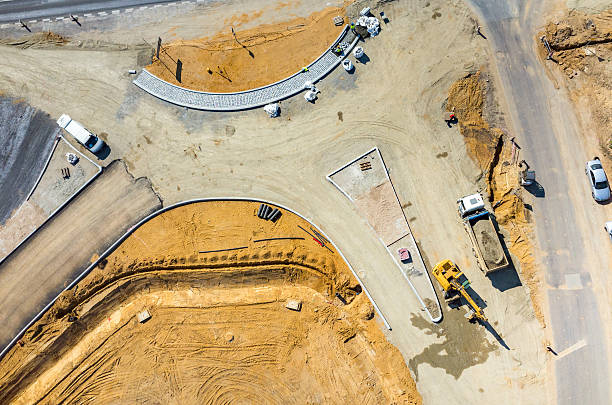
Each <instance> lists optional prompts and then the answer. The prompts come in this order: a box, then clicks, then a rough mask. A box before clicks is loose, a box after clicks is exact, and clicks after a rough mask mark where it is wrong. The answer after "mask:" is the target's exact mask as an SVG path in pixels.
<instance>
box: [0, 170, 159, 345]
mask: <svg viewBox="0 0 612 405" xmlns="http://www.w3.org/2000/svg"><path fill="white" fill-rule="evenodd" d="M160 205H161V202H160V200H159V197H158V196H157V195H156V194H155V193H154V192H153V191H152V190H151V186H150V183H149V182H148V181H147V180H146V179H142V178H140V179H134V178H133V177H132V176H131V175H130V174H129V173H128V172H127V171H126V169H125V165H124V164H122V162H120V161H116V162H115V163H114V164H111V165H109V166H107V167H106V168H105V170H104V172H103V173H102V174H101V175H100V176H98V178H97V179H96V180H95V181H94V182H93V183H92V184H90V185H89V186H88V187H86V188H85V189H84V190H83V192H81V193H80V194H78V195H77V196H76V197H75V198H74V199H73V200H72V202H71V203H70V204H69V205H67V206H66V207H65V208H64V209H63V210H62V211H60V213H59V214H58V215H55V216H54V217H52V218H51V219H50V220H49V221H48V222H46V223H45V224H44V225H43V226H42V227H41V228H39V229H38V231H37V232H36V233H35V234H33V235H32V237H31V238H30V239H29V240H28V242H27V243H26V244H23V245H21V246H20V247H19V248H18V249H17V250H15V251H14V252H13V253H12V254H11V255H10V256H8V257H7V258H6V260H5V261H3V262H2V264H1V265H0V296H1V297H2V305H1V306H0V319H2V323H3V327H2V329H1V330H0V346H3V347H4V346H6V345H7V344H8V343H9V342H10V341H11V340H12V339H13V337H15V336H16V335H17V333H18V332H19V331H20V330H21V329H22V328H23V327H24V326H25V325H26V324H27V323H28V322H29V321H30V320H31V319H32V318H33V317H34V316H35V315H36V314H38V312H39V311H41V310H42V309H43V308H44V307H45V306H46V305H47V304H48V303H49V302H50V301H51V299H52V298H53V297H55V296H57V294H59V293H60V292H61V291H62V290H63V289H64V288H65V287H66V286H67V285H68V284H69V283H70V282H71V281H73V280H74V279H75V278H76V276H77V275H78V274H80V273H81V272H82V271H83V270H85V268H86V267H87V266H88V265H89V263H90V259H91V257H92V255H95V254H98V255H99V254H101V253H102V252H104V251H105V250H106V249H108V248H109V247H110V245H111V244H112V243H113V242H115V240H117V238H118V237H119V236H120V235H122V234H123V233H124V232H125V231H126V230H127V228H129V227H130V226H131V225H132V224H134V223H135V222H136V221H138V220H140V219H141V218H142V217H143V216H146V215H148V214H149V213H151V212H153V211H155V210H157V209H159V207H160ZM83 246H88V248H87V249H84V248H83ZM24 269H27V271H24ZM24 297H27V299H24Z"/></svg>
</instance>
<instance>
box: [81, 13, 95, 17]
mask: <svg viewBox="0 0 612 405" xmlns="http://www.w3.org/2000/svg"><path fill="white" fill-rule="evenodd" d="M91 16H93V14H91V13H85V14H83V17H91Z"/></svg>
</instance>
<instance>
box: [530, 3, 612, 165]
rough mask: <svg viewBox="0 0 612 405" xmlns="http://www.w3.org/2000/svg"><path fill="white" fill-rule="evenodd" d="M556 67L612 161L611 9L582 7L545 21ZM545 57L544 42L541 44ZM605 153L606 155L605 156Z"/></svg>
mask: <svg viewBox="0 0 612 405" xmlns="http://www.w3.org/2000/svg"><path fill="white" fill-rule="evenodd" d="M541 36H546V39H547V40H548V42H549V43H550V46H551V48H552V50H553V54H552V59H553V61H554V62H556V65H555V67H557V68H558V70H559V71H560V72H562V73H563V76H564V78H563V79H561V80H563V83H562V84H563V85H564V86H565V87H567V88H568V89H569V90H570V94H571V96H572V101H573V102H574V105H575V106H576V109H577V111H579V112H580V113H581V115H582V117H581V118H582V124H583V125H585V127H586V128H590V129H592V130H593V132H594V133H595V134H596V138H595V139H594V141H595V142H597V143H598V144H599V146H600V149H601V152H602V153H603V155H604V156H605V157H607V159H606V160H607V164H608V167H610V164H612V159H611V158H612V131H610V128H611V127H612V118H611V117H612V98H611V97H610V94H611V93H612V65H611V64H610V61H612V9H608V10H605V11H602V12H600V13H596V14H587V13H586V12H583V11H579V10H571V11H566V12H565V15H564V16H562V17H560V18H558V19H556V20H554V21H549V22H548V24H546V26H545V29H544V31H543V32H541V33H540V37H541ZM538 49H539V51H540V55H541V56H543V57H545V55H546V51H545V49H544V46H543V45H540V46H538ZM602 157H603V156H602Z"/></svg>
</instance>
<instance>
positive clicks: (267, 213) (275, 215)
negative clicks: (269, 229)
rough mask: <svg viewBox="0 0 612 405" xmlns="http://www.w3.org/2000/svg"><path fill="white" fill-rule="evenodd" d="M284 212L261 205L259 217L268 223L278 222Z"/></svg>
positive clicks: (258, 212)
mask: <svg viewBox="0 0 612 405" xmlns="http://www.w3.org/2000/svg"><path fill="white" fill-rule="evenodd" d="M281 215H282V212H280V210H279V209H278V208H272V207H270V206H269V205H266V204H261V205H260V206H259V209H258V210H257V216H258V217H259V218H261V219H265V220H266V221H272V222H276V221H278V219H279V218H280V217H281Z"/></svg>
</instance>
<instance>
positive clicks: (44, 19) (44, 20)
mask: <svg viewBox="0 0 612 405" xmlns="http://www.w3.org/2000/svg"><path fill="white" fill-rule="evenodd" d="M43 22H51V19H50V18H43Z"/></svg>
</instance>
